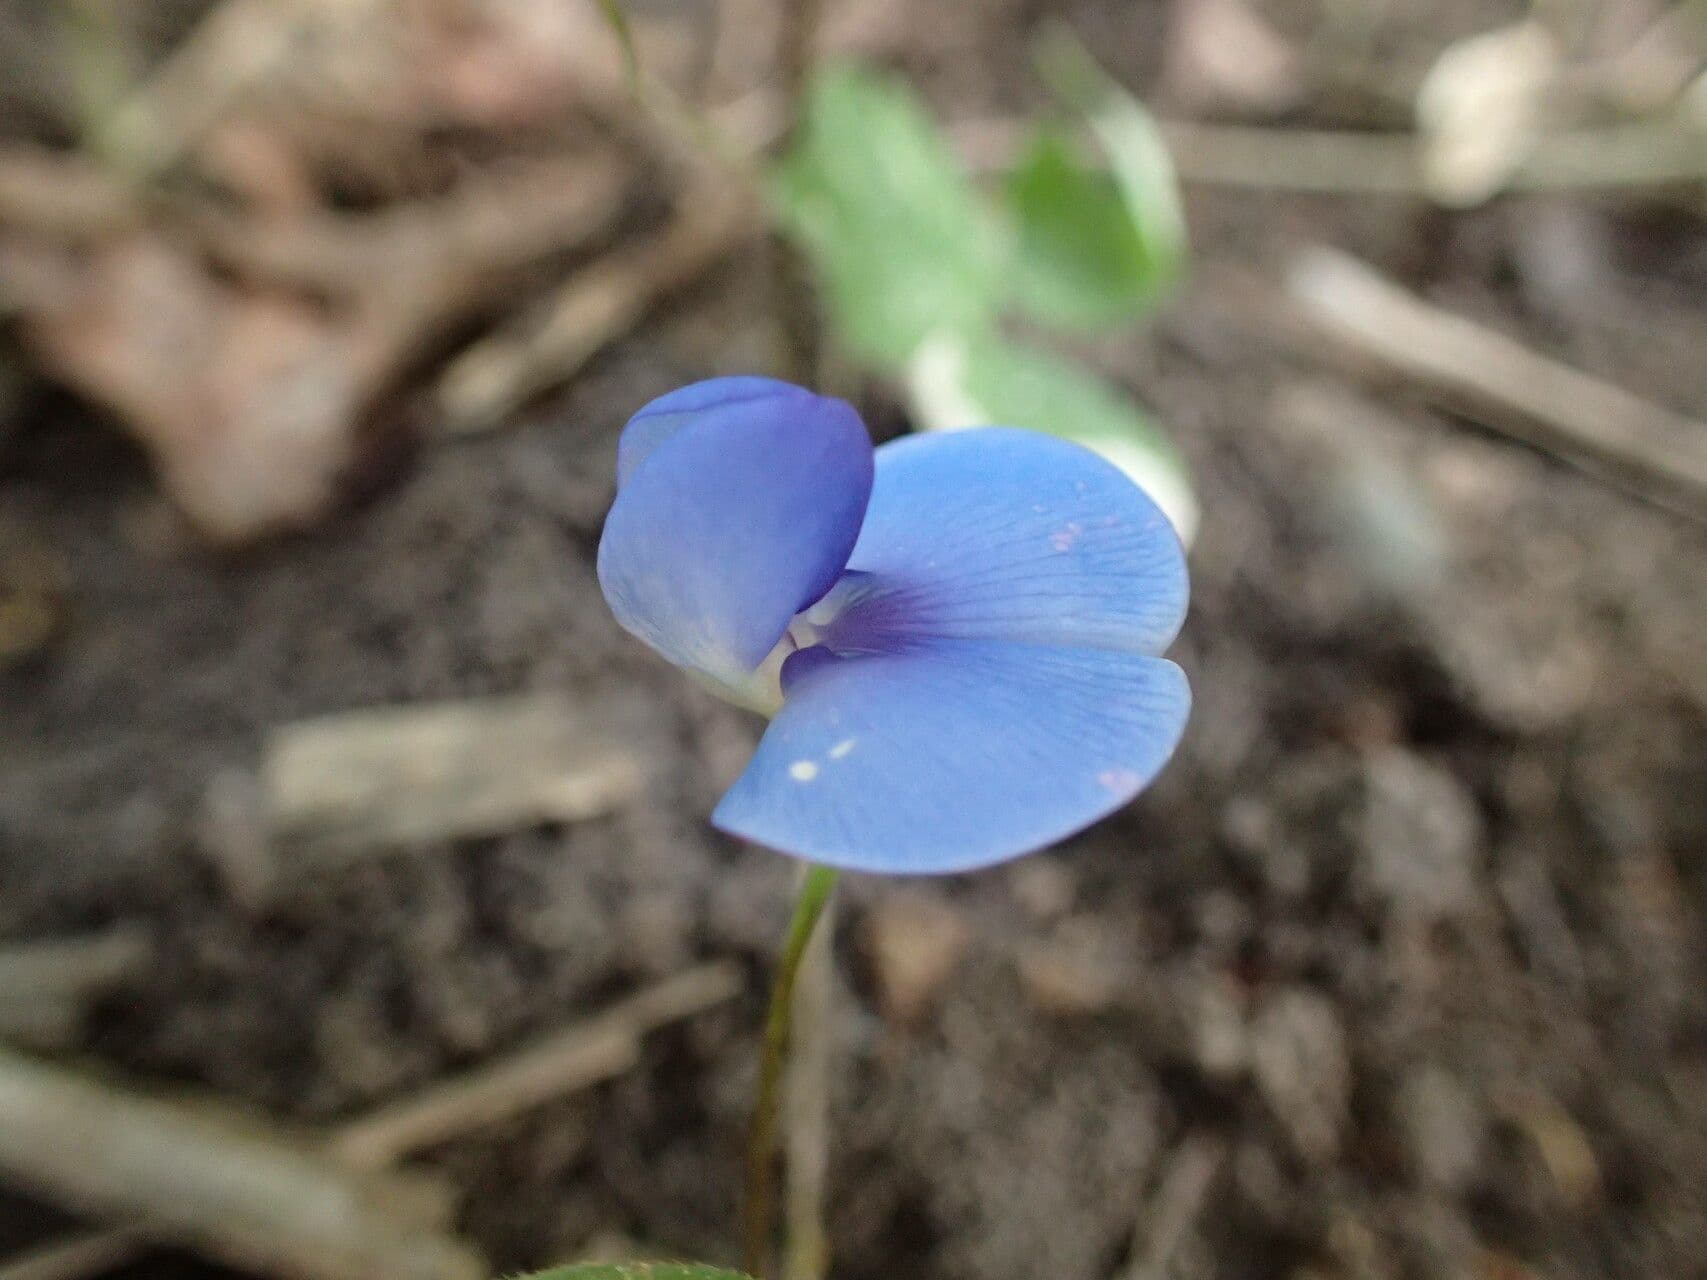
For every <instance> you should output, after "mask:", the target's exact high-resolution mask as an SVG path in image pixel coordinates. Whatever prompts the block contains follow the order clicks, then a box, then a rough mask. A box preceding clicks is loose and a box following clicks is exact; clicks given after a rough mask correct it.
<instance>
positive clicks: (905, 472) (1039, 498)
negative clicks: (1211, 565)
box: [825, 427, 1189, 655]
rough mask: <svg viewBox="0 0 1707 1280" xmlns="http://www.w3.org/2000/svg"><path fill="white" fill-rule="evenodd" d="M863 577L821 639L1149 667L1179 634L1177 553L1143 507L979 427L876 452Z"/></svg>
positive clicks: (1107, 482)
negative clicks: (1082, 656) (1144, 657)
mask: <svg viewBox="0 0 1707 1280" xmlns="http://www.w3.org/2000/svg"><path fill="white" fill-rule="evenodd" d="M849 568H850V570H853V571H855V572H856V573H859V574H861V575H864V576H863V577H862V578H861V579H859V580H858V582H857V585H856V584H854V583H850V587H851V588H853V589H851V590H850V591H849V592H848V594H849V596H850V599H851V603H849V604H848V605H847V606H846V607H845V608H844V609H843V610H842V611H841V613H840V615H839V616H838V617H837V618H836V619H835V621H834V622H833V623H832V624H831V625H830V628H829V630H828V632H827V633H826V635H825V639H826V640H827V641H828V642H829V643H830V645H831V646H832V647H833V648H838V649H858V650H867V649H880V648H884V647H887V646H888V645H890V644H891V643H893V642H894V641H895V640H897V639H903V638H907V637H921V636H930V637H936V638H959V639H993V640H1010V641H1020V642H1025V643H1030V644H1056V645H1082V646H1088V647H1091V648H1098V649H1116V650H1121V651H1125V652H1130V653H1143V654H1151V655H1159V654H1161V653H1162V652H1163V651H1164V650H1166V649H1167V647H1168V645H1169V644H1171V643H1172V642H1173V639H1174V637H1175V636H1176V635H1177V634H1178V632H1179V629H1180V625H1181V624H1182V622H1183V621H1184V619H1185V611H1186V601H1187V596H1188V593H1189V586H1188V581H1187V577H1186V564H1185V553H1184V551H1183V550H1182V549H1181V547H1180V542H1179V538H1178V536H1177V535H1176V534H1175V533H1174V530H1173V526H1172V525H1171V524H1169V522H1168V519H1167V517H1166V516H1164V515H1163V514H1162V512H1161V509H1160V508H1158V507H1157V506H1156V504H1155V503H1154V502H1153V501H1151V499H1150V498H1149V497H1148V495H1146V494H1145V493H1144V491H1143V490H1142V489H1140V488H1139V487H1138V486H1137V485H1135V484H1133V483H1132V481H1131V480H1129V479H1128V478H1127V477H1126V476H1125V475H1123V474H1122V473H1121V472H1120V471H1119V470H1117V469H1116V468H1115V467H1113V466H1112V465H1110V464H1109V463H1107V462H1105V461H1103V459H1101V458H1100V457H1098V456H1097V455H1096V454H1094V453H1092V452H1091V451H1090V450H1088V449H1085V448H1083V447H1081V446H1079V445H1076V444H1072V443H1070V442H1069V441H1065V440H1061V439H1058V438H1056V437H1053V436H1046V435H1042V434H1040V433H1037V432H1033V431H1020V430H1014V429H1011V428H1004V427H987V428H979V429H975V430H969V431H954V432H945V433H934V434H930V435H917V436H909V437H906V438H903V439H901V440H897V441H895V442H894V443H892V444H887V445H884V446H883V448H881V449H879V450H878V451H877V473H876V480H875V483H874V485H873V488H872V493H871V502H870V505H869V507H868V509H867V511H866V517H865V525H864V527H863V528H862V529H861V531H860V536H859V542H858V544H857V545H856V546H855V547H854V550H853V554H852V556H851V557H850V559H849Z"/></svg>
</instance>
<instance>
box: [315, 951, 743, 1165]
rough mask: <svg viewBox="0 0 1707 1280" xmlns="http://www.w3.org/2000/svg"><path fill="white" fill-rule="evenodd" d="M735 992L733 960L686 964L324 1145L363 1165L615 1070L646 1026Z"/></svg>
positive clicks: (625, 1063) (352, 1125)
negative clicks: (682, 969) (685, 968)
mask: <svg viewBox="0 0 1707 1280" xmlns="http://www.w3.org/2000/svg"><path fill="white" fill-rule="evenodd" d="M740 990H741V974H740V971H739V969H737V968H736V966H735V965H733V964H729V963H721V962H720V963H715V964H707V965H702V966H700V967H699V968H697V969H690V970H688V971H687V972H686V973H682V974H678V975H677V976H675V977H673V978H669V979H666V980H665V981H663V982H660V983H658V984H657V985H656V986H653V987H649V988H647V989H646V990H644V991H642V992H640V993H639V994H637V995H634V996H630V997H629V998H628V999H626V1000H624V1001H622V1002H620V1003H619V1004H616V1005H613V1006H612V1007H611V1008H609V1009H607V1010H605V1011H604V1012H603V1013H600V1014H597V1015H595V1016H594V1017H592V1018H590V1019H588V1020H587V1021H586V1022H583V1023H580V1024H578V1025H576V1026H573V1027H569V1028H567V1029H565V1030H563V1031H560V1032H558V1033H557V1034H556V1035H553V1036H550V1037H548V1038H547V1039H545V1040H542V1041H540V1042H539V1043H537V1044H534V1045H532V1046H529V1047H527V1048H524V1049H521V1050H519V1051H518V1052H516V1053H514V1054H511V1055H510V1056H509V1057H506V1058H503V1059H500V1060H499V1061H497V1062H494V1063H492V1064H491V1065H490V1066H487V1067H483V1068H479V1069H477V1070H475V1071H473V1072H470V1073H469V1074H468V1075H466V1076H463V1077H461V1078H460V1079H457V1080H451V1081H447V1082H445V1083H444V1084H440V1085H436V1086H433V1087H432V1088H429V1089H427V1090H426V1091H425V1092H423V1093H421V1094H420V1095H419V1096H417V1097H415V1098H411V1099H406V1100H405V1101H402V1102H397V1103H392V1104H390V1105H388V1106H385V1107H381V1108H380V1109H379V1110H377V1111H374V1112H371V1113H369V1114H368V1115H366V1116H363V1117H362V1118H360V1119H358V1120H353V1121H351V1122H349V1123H348V1124H345V1125H342V1126H340V1127H339V1128H338V1130H337V1132H336V1134H334V1136H333V1137H332V1140H331V1144H330V1145H331V1150H332V1152H333V1154H334V1155H336V1156H337V1157H338V1158H339V1159H340V1160H342V1161H344V1162H345V1163H347V1164H351V1165H354V1166H355V1167H357V1168H362V1169H377V1168H383V1167H384V1166H386V1165H389V1164H392V1163H394V1162H395V1161H397V1160H399V1159H401V1158H402V1157H403V1156H406V1155H409V1154H410V1153H412V1152H416V1151H421V1150H424V1149H426V1148H428V1147H434V1146H438V1145H439V1144H441V1143H443V1142H446V1141H448V1140H449V1139H451V1138H454V1137H457V1136H458V1135H460V1134H465V1133H470V1132H473V1131H475V1130H478V1129H482V1128H486V1127H489V1126H491V1125H494V1124H497V1123H499V1122H500V1121H502V1120H505V1119H507V1118H509V1117H510V1116H513V1115H516V1114H517V1113H519V1112H522V1111H526V1110H529V1109H530V1108H533V1107H536V1106H539V1105H540V1104H541V1103H544V1102H548V1101H550V1100H551V1099H553V1098H558V1097H562V1096H563V1095H565V1094H568V1093H574V1092H577V1091H578V1090H581V1089H584V1088H586V1087H588V1086H589V1085H593V1084H597V1083H598V1082H599V1081H601V1080H608V1079H610V1078H611V1077H613V1076H617V1075H620V1074H622V1072H624V1071H626V1070H628V1069H629V1068H630V1067H632V1066H634V1065H635V1063H637V1062H638V1061H639V1058H640V1041H641V1038H642V1037H643V1036H645V1035H646V1034H647V1033H648V1032H651V1031H656V1030H657V1029H658V1028H659V1027H662V1026H665V1025H667V1024H669V1023H672V1022H679V1021H680V1020H682V1019H683V1018H686V1017H689V1016H690V1015H692V1014H695V1013H700V1012H702V1011H704V1010H706V1009H709V1008H711V1007H713V1006H714V1005H718V1004H721V1003H722V1002H723V1001H725V1000H728V999H730V998H732V997H733V996H735V995H736V994H737V993H739V991H740Z"/></svg>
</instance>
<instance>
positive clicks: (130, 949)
mask: <svg viewBox="0 0 1707 1280" xmlns="http://www.w3.org/2000/svg"><path fill="white" fill-rule="evenodd" d="M151 949H152V948H151V946H150V942H149V938H148V934H147V933H146V932H145V931H143V930H141V929H138V928H134V927H121V928H116V929H110V930H108V931H107V932H105V933H98V934H91V935H87V936H84V937H78V938H63V939H54V940H52V941H47V942H34V943H25V944H23V945H20V946H15V947H10V948H7V949H5V950H0V1039H12V1040H15V1041H18V1042H21V1043H28V1044H30V1045H32V1046H37V1047H40V1046H43V1045H58V1044H62V1043H64V1042H66V1041H67V1040H69V1039H70V1038H71V1036H72V1035H73V1034H74V1032H75V1030H76V1028H77V1026H78V1024H79V1023H80V1022H81V1021H82V1018H83V1015H84V1014H85V1012H87V1009H88V1006H89V1004H90V1003H91V1002H92V1001H94V1000H97V999H99V998H100V997H101V996H103V995H105V994H106V993H107V992H108V991H110V990H111V989H112V988H113V987H116V986H118V985H119V984H120V983H122V982H123V981H125V979H126V978H128V977H130V976H131V975H132V974H134V973H135V972H136V971H137V970H138V969H140V968H141V967H142V966H143V964H145V963H146V961H147V959H148V956H149V953H150V951H151Z"/></svg>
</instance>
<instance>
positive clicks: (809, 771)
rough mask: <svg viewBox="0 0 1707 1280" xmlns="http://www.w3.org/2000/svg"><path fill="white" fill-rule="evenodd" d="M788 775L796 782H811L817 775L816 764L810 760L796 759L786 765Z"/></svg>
mask: <svg viewBox="0 0 1707 1280" xmlns="http://www.w3.org/2000/svg"><path fill="white" fill-rule="evenodd" d="M788 776H789V777H791V778H793V779H794V780H795V781H796V782H811V781H812V779H814V778H816V777H817V776H818V766H817V765H816V764H814V763H813V762H812V761H810V760H796V761H795V762H794V763H793V764H791V765H789V766H788Z"/></svg>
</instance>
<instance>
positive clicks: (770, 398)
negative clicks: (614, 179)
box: [599, 378, 872, 679]
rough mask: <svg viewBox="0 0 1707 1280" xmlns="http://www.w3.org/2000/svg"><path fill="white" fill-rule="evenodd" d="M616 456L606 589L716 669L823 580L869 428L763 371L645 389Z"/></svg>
mask: <svg viewBox="0 0 1707 1280" xmlns="http://www.w3.org/2000/svg"><path fill="white" fill-rule="evenodd" d="M617 456H618V463H617V466H618V476H619V488H618V491H617V498H616V502H615V503H614V504H613V506H612V507H611V511H610V516H609V518H608V519H607V520H606V522H605V530H604V536H603V539H602V540H601V541H600V543H599V582H600V584H601V585H602V586H603V587H604V592H605V598H606V599H607V600H608V601H609V602H610V606H611V611H612V612H613V613H614V614H615V615H616V618H617V621H619V622H620V623H622V625H623V626H624V627H626V628H628V630H630V631H632V632H633V633H634V634H635V635H637V636H639V637H640V638H641V639H642V640H644V641H646V643H647V644H649V645H651V646H652V647H653V648H654V649H656V650H658V651H659V652H660V653H662V654H663V655H664V656H665V657H667V658H669V659H670V660H671V661H672V662H675V663H678V664H680V665H682V666H687V667H692V668H696V669H698V670H701V671H704V672H707V673H708V674H710V675H712V676H714V677H717V678H719V679H732V678H736V677H739V676H742V675H744V674H746V673H748V672H751V671H752V670H753V669H754V668H756V667H757V666H758V665H759V664H760V663H761V662H762V661H763V660H764V658H765V656H766V655H767V654H769V653H770V651H771V649H772V648H773V647H775V645H776V643H777V641H778V640H780V639H781V638H782V635H783V633H784V632H785V631H786V630H787V628H788V624H789V620H790V619H791V618H792V617H793V616H794V615H795V614H796V613H797V612H799V611H800V610H801V609H803V608H805V607H806V606H807V605H809V604H811V603H812V602H813V601H815V600H817V599H818V598H819V597H820V596H822V595H823V594H824V593H825V592H826V591H827V590H829V588H830V587H831V586H832V585H833V584H834V583H835V581H836V579H837V577H838V576H839V575H840V574H841V572H842V569H843V567H844V566H845V565H846V564H847V558H848V554H849V553H850V551H851V550H852V549H853V546H854V543H855V541H856V539H857V538H858V535H859V529H860V524H861V520H862V518H863V516H864V514H865V508H866V503H867V500H868V499H869V497H870V493H871V483H872V448H871V440H870V437H869V436H868V435H867V434H866V430H865V425H864V424H863V423H862V422H861V421H860V418H859V415H858V414H857V413H855V412H854V410H853V408H852V407H851V406H849V405H847V404H845V403H844V402H842V401H840V400H834V399H830V398H827V397H824V396H818V395H814V394H813V393H812V392H810V391H807V390H805V389H803V388H800V387H796V386H791V385H790V384H788V383H783V382H775V381H772V380H770V379H767V378H719V379H714V380H711V381H709V382H701V383H696V384H694V385H693V386H689V387H684V388H682V389H681V390H679V391H676V392H672V393H671V394H670V395H667V396H664V397H663V398H661V399H659V400H656V401H654V402H652V403H651V404H650V405H648V406H646V408H644V409H642V410H641V411H640V412H639V413H638V414H636V415H635V416H634V418H633V419H632V420H631V421H630V423H629V425H628V426H627V428H625V429H624V432H623V437H622V441H621V443H620V444H619V446H618V455H617Z"/></svg>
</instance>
